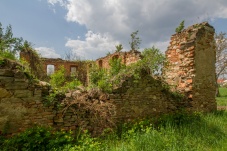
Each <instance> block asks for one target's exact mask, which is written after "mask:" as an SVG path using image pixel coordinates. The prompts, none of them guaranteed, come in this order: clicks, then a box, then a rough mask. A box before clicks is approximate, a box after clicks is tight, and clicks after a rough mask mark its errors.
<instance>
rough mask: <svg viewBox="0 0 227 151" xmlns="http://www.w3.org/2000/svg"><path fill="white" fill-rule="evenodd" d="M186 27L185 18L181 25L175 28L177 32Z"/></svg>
mask: <svg viewBox="0 0 227 151" xmlns="http://www.w3.org/2000/svg"><path fill="white" fill-rule="evenodd" d="M183 29H184V20H183V21H182V22H181V23H180V25H179V26H178V27H177V28H176V29H175V32H176V33H180V32H181V31H182V30H183Z"/></svg>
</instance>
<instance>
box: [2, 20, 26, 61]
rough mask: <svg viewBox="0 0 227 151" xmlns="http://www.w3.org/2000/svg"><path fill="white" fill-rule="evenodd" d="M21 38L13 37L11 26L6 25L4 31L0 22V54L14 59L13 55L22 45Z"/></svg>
mask: <svg viewBox="0 0 227 151" xmlns="http://www.w3.org/2000/svg"><path fill="white" fill-rule="evenodd" d="M22 41H23V39H22V38H16V37H13V32H12V26H11V25H8V26H7V27H6V30H5V32H4V28H3V27H2V24H1V23H0V55H1V56H3V57H5V58H9V59H16V57H15V55H16V53H17V52H18V51H19V48H20V47H21V45H22Z"/></svg>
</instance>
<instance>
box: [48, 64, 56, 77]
mask: <svg viewBox="0 0 227 151" xmlns="http://www.w3.org/2000/svg"><path fill="white" fill-rule="evenodd" d="M54 70H55V67H54V65H47V75H48V76H49V75H51V74H53V73H54Z"/></svg>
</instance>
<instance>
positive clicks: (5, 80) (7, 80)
mask: <svg viewBox="0 0 227 151" xmlns="http://www.w3.org/2000/svg"><path fill="white" fill-rule="evenodd" d="M0 81H1V83H4V84H5V83H12V82H13V81H14V78H13V77H5V76H0Z"/></svg>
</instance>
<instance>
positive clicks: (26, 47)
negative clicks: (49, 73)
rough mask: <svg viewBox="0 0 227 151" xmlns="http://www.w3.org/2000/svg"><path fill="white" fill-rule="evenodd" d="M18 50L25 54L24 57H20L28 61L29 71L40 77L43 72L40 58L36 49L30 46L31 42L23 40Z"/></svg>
mask: <svg viewBox="0 0 227 151" xmlns="http://www.w3.org/2000/svg"><path fill="white" fill-rule="evenodd" d="M19 50H20V52H21V53H24V55H25V56H26V58H21V59H26V60H24V61H26V62H27V63H28V68H29V72H30V73H31V74H33V75H35V76H36V77H38V78H41V77H42V75H43V72H44V71H43V65H42V60H41V57H40V55H39V54H38V53H37V51H36V50H34V49H33V48H32V46H31V43H29V42H28V41H27V40H25V41H24V43H23V45H21V46H20V47H19Z"/></svg>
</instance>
